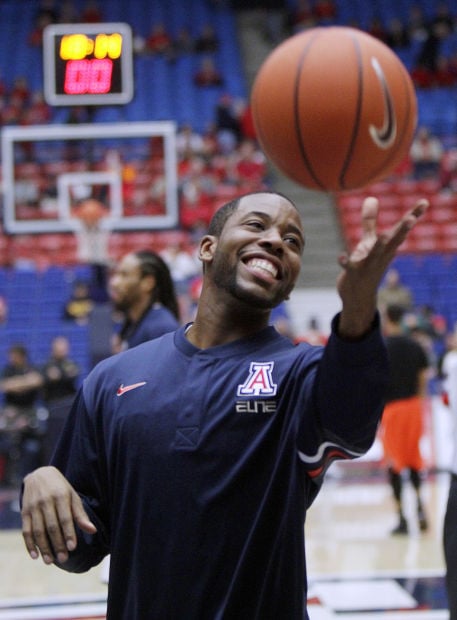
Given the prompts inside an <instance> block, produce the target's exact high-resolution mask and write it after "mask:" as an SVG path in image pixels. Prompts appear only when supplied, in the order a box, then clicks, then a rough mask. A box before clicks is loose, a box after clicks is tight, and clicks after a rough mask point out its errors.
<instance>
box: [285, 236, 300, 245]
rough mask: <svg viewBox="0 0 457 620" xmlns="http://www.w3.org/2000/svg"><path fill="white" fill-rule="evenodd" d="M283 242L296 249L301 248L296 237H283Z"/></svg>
mask: <svg viewBox="0 0 457 620" xmlns="http://www.w3.org/2000/svg"><path fill="white" fill-rule="evenodd" d="M284 240H285V241H287V243H290V244H291V245H295V246H296V247H297V248H301V242H300V240H299V239H298V238H297V237H293V236H290V237H285V239H284Z"/></svg>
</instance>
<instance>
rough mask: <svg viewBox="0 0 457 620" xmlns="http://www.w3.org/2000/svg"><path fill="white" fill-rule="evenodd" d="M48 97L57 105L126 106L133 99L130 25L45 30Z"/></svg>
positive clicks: (90, 25) (71, 26)
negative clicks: (124, 104)
mask: <svg viewBox="0 0 457 620" xmlns="http://www.w3.org/2000/svg"><path fill="white" fill-rule="evenodd" d="M43 62H44V67H43V74H44V96H45V99H46V102H47V103H48V104H49V105H53V106H74V105H109V104H123V103H128V102H129V101H131V99H132V97H133V53H132V31H131V28H130V26H129V25H128V24H124V23H102V24H53V25H50V26H47V27H46V28H45V29H44V31H43Z"/></svg>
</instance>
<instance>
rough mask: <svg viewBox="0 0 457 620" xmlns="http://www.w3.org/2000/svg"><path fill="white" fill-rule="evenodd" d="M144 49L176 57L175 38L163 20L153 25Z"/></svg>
mask: <svg viewBox="0 0 457 620" xmlns="http://www.w3.org/2000/svg"><path fill="white" fill-rule="evenodd" d="M144 51H145V52H146V53H148V54H153V55H155V56H163V57H165V58H167V59H171V58H172V57H174V50H173V40H172V38H171V35H170V34H169V33H168V31H167V29H166V27H165V24H164V23H163V22H158V23H156V24H154V25H153V26H152V29H151V32H150V33H149V36H148V37H146V41H145V46H144Z"/></svg>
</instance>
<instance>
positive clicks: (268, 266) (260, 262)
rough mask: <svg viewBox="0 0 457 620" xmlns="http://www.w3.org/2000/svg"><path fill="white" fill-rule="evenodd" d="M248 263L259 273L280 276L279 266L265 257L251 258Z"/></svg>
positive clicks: (274, 276)
mask: <svg viewBox="0 0 457 620" xmlns="http://www.w3.org/2000/svg"><path fill="white" fill-rule="evenodd" d="M246 265H247V266H248V267H249V268H250V269H251V270H253V271H257V272H258V273H259V274H265V273H266V274H268V275H270V276H272V277H273V278H277V276H278V268H277V267H276V266H275V265H273V263H271V262H270V261H268V260H265V259H263V258H251V259H250V260H249V261H248V262H247V263H246Z"/></svg>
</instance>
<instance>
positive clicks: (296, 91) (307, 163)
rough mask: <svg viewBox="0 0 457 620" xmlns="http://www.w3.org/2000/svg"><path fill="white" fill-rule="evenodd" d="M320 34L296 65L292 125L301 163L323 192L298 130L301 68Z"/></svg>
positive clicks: (308, 46)
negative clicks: (293, 124)
mask: <svg viewBox="0 0 457 620" xmlns="http://www.w3.org/2000/svg"><path fill="white" fill-rule="evenodd" d="M319 34H320V32H316V34H315V35H314V36H313V37H312V38H311V39H310V41H309V43H308V44H307V45H306V47H305V48H304V50H303V53H302V55H301V57H300V61H299V63H298V66H297V72H296V75H295V86H294V123H295V135H296V136H297V141H298V148H299V150H300V154H301V156H302V160H303V163H304V164H305V166H306V168H307V169H308V172H309V174H310V175H311V177H312V179H313V181H314V182H315V183H316V184H317V185H318V186H319V187H320V188H321V189H323V190H325V185H324V184H323V183H322V182H321V181H320V180H319V178H318V176H317V175H316V173H315V172H314V170H313V167H312V165H311V162H310V161H309V159H308V156H307V155H306V148H305V145H304V142H303V139H302V132H301V128H300V113H299V99H300V96H299V85H300V78H301V74H302V68H303V64H304V62H305V57H306V55H307V54H308V51H309V48H310V47H311V45H312V44H313V42H314V40H315V39H316V38H317V37H318V36H319Z"/></svg>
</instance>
